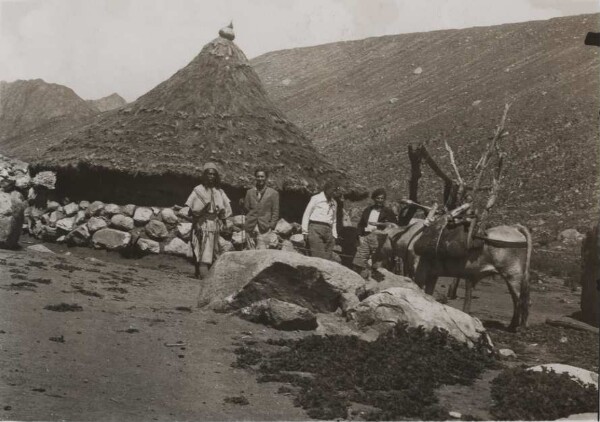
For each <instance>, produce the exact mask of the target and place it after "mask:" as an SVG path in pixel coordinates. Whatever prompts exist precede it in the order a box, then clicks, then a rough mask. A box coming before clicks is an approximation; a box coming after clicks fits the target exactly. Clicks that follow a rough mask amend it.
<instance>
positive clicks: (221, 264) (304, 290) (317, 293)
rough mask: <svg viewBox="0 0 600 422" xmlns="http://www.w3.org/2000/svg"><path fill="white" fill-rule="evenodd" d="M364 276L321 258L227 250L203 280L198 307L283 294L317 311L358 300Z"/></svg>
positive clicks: (238, 304)
mask: <svg viewBox="0 0 600 422" xmlns="http://www.w3.org/2000/svg"><path fill="white" fill-rule="evenodd" d="M364 285H365V282H364V280H363V279H362V278H361V277H360V276H359V275H358V274H356V273H355V272H354V271H351V270H349V269H348V268H346V267H343V266H341V265H338V264H336V263H334V262H331V261H327V260H325V259H321V258H309V257H306V256H304V255H300V254H297V253H291V252H283V251H274V250H253V251H242V252H229V253H225V254H223V255H221V257H219V259H218V260H217V262H215V263H214V264H213V266H212V268H211V271H210V273H209V275H208V277H207V278H206V279H205V280H203V283H202V287H201V289H200V294H199V297H198V306H200V307H206V308H208V309H214V310H218V311H230V310H236V309H241V308H244V307H246V306H249V305H250V304H251V303H253V302H257V301H260V300H263V299H269V298H273V299H279V300H281V301H284V302H289V303H293V304H296V305H299V306H302V307H305V308H307V309H309V310H310V311H312V312H334V311H336V310H337V309H338V308H341V309H342V310H345V309H347V308H350V307H353V306H356V305H357V304H358V297H357V293H359V292H360V291H363V290H364Z"/></svg>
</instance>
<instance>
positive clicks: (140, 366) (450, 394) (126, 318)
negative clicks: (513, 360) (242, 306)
mask: <svg viewBox="0 0 600 422" xmlns="http://www.w3.org/2000/svg"><path fill="white" fill-rule="evenodd" d="M24 242H28V240H27V239H26V240H25V241H24ZM23 246H24V247H26V246H28V244H27V243H23ZM46 246H47V247H49V248H50V249H52V250H53V251H54V252H56V254H48V253H36V252H32V251H30V250H27V249H26V248H24V249H22V250H19V251H0V312H1V321H2V322H0V345H1V350H0V363H1V372H0V373H1V377H2V383H1V384H0V419H4V420H6V419H9V420H83V421H85V420H128V421H130V420H133V421H136V420H139V421H142V420H144V421H145V420H169V421H174V420H241V419H245V420H301V419H308V417H307V416H306V414H305V413H304V412H303V411H302V409H300V408H297V407H294V405H293V399H292V397H291V396H286V395H282V394H278V393H277V390H278V388H279V385H278V384H274V383H262V384H259V383H257V382H256V379H255V377H254V375H253V374H252V373H250V372H247V371H246V370H243V369H237V368H233V367H232V366H231V364H232V363H233V362H234V361H235V359H236V356H235V354H234V352H233V351H234V349H235V348H236V347H237V346H238V345H240V344H242V343H244V342H246V341H248V340H252V341H256V340H258V341H260V340H264V339H266V338H270V337H286V338H290V337H291V338H294V337H298V336H300V335H301V334H299V333H284V332H279V331H275V330H272V329H269V328H266V327H263V326H261V325H256V324H252V323H249V322H246V321H243V320H240V319H238V318H236V317H231V316H227V315H220V314H215V313H212V312H204V311H200V310H198V309H197V308H196V307H195V301H196V296H197V293H198V288H199V284H198V283H199V282H198V281H197V280H195V279H194V278H192V277H191V275H192V266H191V265H190V264H188V263H186V262H185V261H184V260H180V259H177V258H173V257H165V256H158V257H156V256H155V257H145V258H142V259H136V260H133V259H125V258H122V257H120V256H119V255H118V254H116V253H108V252H104V251H95V250H92V249H88V248H67V247H65V246H61V245H52V244H47V245H46ZM438 287H439V289H440V291H444V290H445V288H446V287H447V283H445V282H440V283H438ZM462 294H463V290H462V288H461V289H459V299H458V300H454V301H450V302H449V304H451V305H452V306H457V307H460V306H461V303H462V302H461V300H460V297H461V296H462ZM532 301H533V305H532V306H533V308H532V313H531V319H530V320H531V323H532V324H538V323H543V322H544V321H545V319H546V318H548V317H557V316H561V315H569V314H572V313H573V312H575V311H577V310H578V309H579V297H578V293H573V292H571V291H570V290H569V289H567V288H565V287H563V286H562V283H561V282H560V280H558V279H556V281H555V282H553V283H545V284H534V285H533V289H532ZM60 304H69V305H78V306H80V307H81V309H80V310H75V311H64V312H60V311H53V310H49V309H45V308H46V307H47V306H48V305H60ZM63 308H64V306H63ZM63 310H64V309H63ZM511 311H512V305H511V300H510V296H509V295H508V292H507V290H506V287H505V286H504V285H503V284H501V283H494V282H484V283H482V284H481V285H479V286H477V288H476V290H475V299H474V301H473V313H474V315H475V316H477V317H479V318H480V319H482V320H483V321H486V322H487V323H488V324H492V325H496V326H498V325H499V324H498V321H500V322H502V323H508V321H509V319H510V315H511ZM492 339H494V332H493V330H492ZM179 343H182V344H181V345H177V344H179ZM551 359H552V356H551V355H549V354H548V353H541V354H537V355H536V354H530V355H528V356H527V358H526V360H527V363H535V362H536V361H539V363H542V362H551ZM517 363H518V362H517ZM494 376H495V374H491V373H487V374H485V376H484V377H483V379H482V380H480V381H478V382H477V383H476V385H475V386H472V387H444V388H442V389H441V390H440V399H441V401H442V402H443V403H447V404H448V405H449V406H450V407H451V408H452V409H455V410H458V411H460V412H462V413H463V414H473V415H478V416H479V417H485V416H486V413H485V410H482V409H483V408H485V407H486V406H484V403H485V401H486V400H488V401H489V381H490V380H491V379H493V378H494ZM486 389H487V390H486ZM486 391H487V393H486ZM474 392H476V394H474ZM235 396H244V397H245V398H247V400H248V402H249V403H248V404H247V405H241V404H236V403H230V402H226V401H225V399H227V398H231V397H235ZM234 401H235V400H234Z"/></svg>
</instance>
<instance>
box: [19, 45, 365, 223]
mask: <svg viewBox="0 0 600 422" xmlns="http://www.w3.org/2000/svg"><path fill="white" fill-rule="evenodd" d="M207 161H212V162H216V163H218V165H220V167H221V171H222V173H223V175H224V178H223V183H224V187H225V189H226V191H227V192H228V194H229V195H230V197H231V198H232V199H233V201H232V202H233V203H234V204H235V203H237V198H240V197H241V196H242V195H243V193H244V191H245V189H246V188H247V187H249V185H250V184H251V183H252V179H253V172H254V169H255V168H256V167H257V166H264V167H266V168H268V169H269V170H270V172H271V180H272V183H273V185H275V186H276V187H277V188H278V189H279V190H280V191H281V193H282V199H281V200H282V205H285V207H284V214H285V210H286V209H287V210H288V215H289V213H290V212H292V213H294V211H293V210H296V209H297V208H302V207H303V204H304V203H305V201H306V200H307V199H308V195H310V194H311V193H314V192H316V191H317V190H318V189H319V188H320V186H321V185H322V184H323V183H324V182H325V181H326V180H329V179H338V180H340V181H341V183H342V185H343V186H344V187H345V188H346V189H345V190H346V193H347V194H348V196H349V197H350V198H351V199H352V198H353V197H361V196H363V195H364V194H365V190H364V188H362V187H361V186H359V185H357V184H356V183H354V182H352V181H350V180H349V179H348V177H347V176H346V173H345V172H344V171H342V170H339V169H336V168H335V167H334V166H333V165H332V164H330V163H329V162H328V161H327V160H326V159H324V158H323V157H322V156H321V155H320V154H319V153H318V152H317V151H316V150H315V148H314V147H313V145H312V144H311V142H310V140H309V139H308V138H307V137H306V136H305V135H304V134H303V133H302V132H301V131H300V129H299V128H298V127H297V126H295V125H294V124H293V123H291V122H290V121H288V120H287V118H286V117H285V115H284V114H283V113H282V112H281V111H280V110H278V109H277V107H275V105H274V104H273V102H272V101H271V100H270V99H269V98H268V97H267V94H266V91H265V90H264V88H263V86H262V83H261V81H260V79H259V77H258V76H257V74H256V72H255V71H254V70H253V68H252V67H251V66H250V64H249V63H248V60H247V59H246V56H245V55H244V53H243V52H242V51H241V50H240V49H239V48H238V47H237V46H236V45H235V44H234V43H233V41H231V40H229V39H226V38H224V37H222V36H220V37H219V38H217V39H215V40H213V41H211V42H210V43H208V44H207V45H206V46H205V47H204V48H203V49H202V51H201V52H200V54H198V56H196V58H194V59H193V60H192V61H191V62H190V63H189V64H188V65H187V66H186V67H184V68H183V69H181V70H179V71H178V72H177V73H175V74H174V75H173V76H172V77H171V78H169V79H168V80H166V81H164V82H163V83H161V84H160V85H158V86H156V87H155V88H154V89H152V90H151V91H149V92H148V93H146V94H145V95H143V96H142V97H140V98H138V99H137V100H136V101H135V102H133V103H132V104H130V105H128V106H127V107H124V108H121V109H118V110H113V111H109V112H106V113H104V114H103V115H101V116H99V117H97V118H96V119H94V121H93V122H91V123H89V124H87V125H85V126H82V127H80V128H77V129H76V130H74V131H70V133H69V134H68V135H66V136H65V138H64V139H63V140H62V141H61V142H60V143H58V144H56V145H53V146H51V147H50V148H49V149H48V150H47V151H46V152H45V153H44V154H43V156H42V157H39V158H37V159H34V160H33V161H32V162H31V164H32V168H33V169H34V171H39V170H54V171H56V172H57V174H58V182H57V186H56V188H57V192H58V194H59V195H61V196H68V197H69V198H71V199H74V200H77V199H86V200H102V201H107V202H115V203H135V204H137V205H156V206H168V205H172V204H181V203H183V202H184V200H185V198H186V197H187V195H188V194H189V192H190V191H191V189H192V188H193V186H195V185H196V184H198V182H199V178H200V173H201V168H202V165H203V164H204V163H205V162H207ZM300 212H301V210H300Z"/></svg>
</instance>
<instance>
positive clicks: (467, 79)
mask: <svg viewBox="0 0 600 422" xmlns="http://www.w3.org/2000/svg"><path fill="white" fill-rule="evenodd" d="M599 18H600V15H581V16H572V17H566V18H557V19H552V20H548V21H536V22H526V23H518V24H507V25H500V26H494V27H480V28H470V29H464V30H445V31H435V32H428V33H414V34H403V35H395V36H385V37H379V38H369V39H365V40H360V41H351V42H341V43H335V44H327V45H321V46H316V47H309V48H300V49H293V50H284V51H276V52H272V53H268V54H265V55H263V56H260V57H258V58H256V59H254V60H253V65H254V66H255V68H256V70H257V72H258V74H259V76H260V77H261V79H262V80H263V82H264V84H265V86H266V88H267V91H268V93H269V95H270V96H271V97H272V98H273V99H274V101H275V102H276V104H277V105H278V106H279V107H280V108H282V109H283V111H284V112H285V113H286V114H287V115H288V116H289V117H290V118H291V120H292V121H294V122H295V123H297V124H298V125H299V126H300V127H301V128H302V129H304V130H305V131H306V132H307V133H308V134H309V135H311V136H312V137H313V138H314V142H315V144H316V145H317V147H318V149H320V150H321V151H322V152H325V153H326V155H327V157H328V158H329V159H330V160H332V161H333V162H334V163H336V164H338V165H340V166H344V167H346V168H347V169H348V170H349V172H350V173H351V174H353V175H355V176H357V177H358V178H359V180H363V181H364V182H365V183H367V184H368V185H370V186H371V187H376V186H384V187H387V188H389V189H390V190H391V191H392V193H393V195H394V196H401V195H405V194H406V192H407V189H406V180H407V177H408V174H409V164H408V158H407V153H406V150H407V145H408V144H411V143H414V144H416V143H420V142H427V143H429V148H430V150H431V152H432V153H433V155H434V156H436V157H437V158H439V159H440V161H442V162H443V163H444V166H445V167H446V169H448V170H449V166H448V162H447V157H446V152H445V150H444V147H443V139H446V140H448V142H449V143H450V144H451V145H452V146H453V148H454V150H455V152H456V154H457V159H458V162H459V166H461V168H464V169H469V170H472V168H473V167H474V165H475V164H476V162H477V160H478V158H479V157H480V155H481V153H482V150H483V148H484V147H485V143H486V141H487V140H488V138H489V137H490V135H491V134H492V131H493V129H494V127H495V125H496V124H497V123H498V121H499V120H500V117H501V114H502V109H503V106H504V103H505V102H512V103H513V106H512V108H511V110H510V113H509V116H508V121H507V129H508V130H509V132H510V136H509V137H508V138H505V140H504V141H503V142H504V144H503V148H504V149H505V150H506V151H508V152H509V160H508V161H509V163H508V166H507V173H506V178H505V182H504V189H503V191H502V194H501V197H500V201H499V207H498V208H497V209H496V213H495V217H496V219H498V220H506V221H515V220H517V219H519V220H521V221H522V222H525V223H528V224H530V225H532V226H535V227H538V228H539V229H542V230H546V229H548V230H550V231H554V230H556V229H558V228H561V227H563V228H566V227H567V226H580V225H582V224H587V223H588V222H589V221H590V220H591V219H592V216H593V215H595V211H596V210H597V209H596V207H597V203H598V200H597V197H595V195H596V192H597V191H598V188H599V186H598V163H597V162H598V111H599V110H600V101H599V96H598V92H599V88H600V87H599V80H598V71H599V70H600V66H599V64H600V59H599V49H598V48H596V47H590V46H585V45H584V39H585V35H586V33H587V32H588V31H594V30H596V29H597V28H598V25H599V24H600V19H599ZM466 173H467V175H468V174H469V172H466ZM426 176H427V175H426ZM432 189H434V187H433V185H432V184H431V183H429V186H428V190H429V193H430V194H429V195H427V196H426V195H422V198H423V200H424V201H425V202H432V201H433V197H432V196H431V193H432V192H434V191H433V190H432ZM439 191H440V189H438V187H435V192H439Z"/></svg>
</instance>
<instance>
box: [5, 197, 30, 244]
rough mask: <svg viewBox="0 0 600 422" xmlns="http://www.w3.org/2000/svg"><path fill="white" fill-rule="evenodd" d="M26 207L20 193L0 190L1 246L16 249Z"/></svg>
mask: <svg viewBox="0 0 600 422" xmlns="http://www.w3.org/2000/svg"><path fill="white" fill-rule="evenodd" d="M25 208H26V204H25V203H24V202H23V201H22V200H21V199H20V198H19V196H18V195H16V194H9V193H6V192H0V248H3V249H15V248H16V247H17V246H18V245H19V237H20V236H21V232H22V231H23V223H24V222H25Z"/></svg>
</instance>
